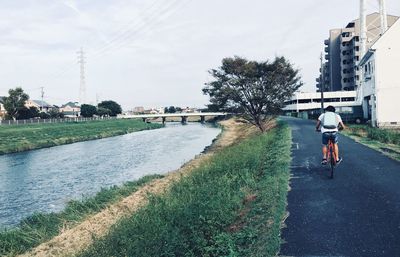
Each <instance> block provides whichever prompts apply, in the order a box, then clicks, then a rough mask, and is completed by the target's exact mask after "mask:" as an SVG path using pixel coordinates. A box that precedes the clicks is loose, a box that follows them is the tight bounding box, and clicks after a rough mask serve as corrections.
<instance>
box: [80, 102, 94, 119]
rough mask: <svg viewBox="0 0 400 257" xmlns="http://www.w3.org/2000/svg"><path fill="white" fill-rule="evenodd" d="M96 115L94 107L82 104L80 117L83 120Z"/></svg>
mask: <svg viewBox="0 0 400 257" xmlns="http://www.w3.org/2000/svg"><path fill="white" fill-rule="evenodd" d="M95 114H97V108H96V106H94V105H90V104H82V106H81V115H82V116H83V117H85V118H89V117H93V115H95Z"/></svg>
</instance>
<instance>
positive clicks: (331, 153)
mask: <svg viewBox="0 0 400 257" xmlns="http://www.w3.org/2000/svg"><path fill="white" fill-rule="evenodd" d="M326 160H327V162H328V163H329V166H330V171H331V178H333V172H334V170H335V167H336V160H337V159H336V154H335V147H334V144H333V141H332V139H331V138H329V140H328V156H327V158H326Z"/></svg>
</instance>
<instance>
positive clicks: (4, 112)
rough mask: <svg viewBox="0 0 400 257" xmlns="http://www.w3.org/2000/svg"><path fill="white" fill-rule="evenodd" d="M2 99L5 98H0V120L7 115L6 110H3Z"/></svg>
mask: <svg viewBox="0 0 400 257" xmlns="http://www.w3.org/2000/svg"><path fill="white" fill-rule="evenodd" d="M4 97H5V96H0V120H2V119H4V116H5V115H6V113H7V111H6V109H5V108H4Z"/></svg>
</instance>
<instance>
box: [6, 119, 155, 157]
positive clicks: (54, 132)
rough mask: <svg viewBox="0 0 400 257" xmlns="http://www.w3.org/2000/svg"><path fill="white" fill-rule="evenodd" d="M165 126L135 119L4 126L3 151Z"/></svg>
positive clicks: (17, 150) (22, 149)
mask: <svg viewBox="0 0 400 257" xmlns="http://www.w3.org/2000/svg"><path fill="white" fill-rule="evenodd" d="M161 126H162V125H161V124H148V123H144V122H142V121H141V120H134V119H118V120H104V121H89V122H67V123H53V124H32V125H19V126H15V125H14V126H0V138H1V140H0V154H6V153H13V152H21V151H26V150H32V149H38V148H44V147H50V146H56V145H63V144H70V143H74V142H80V141H86V140H93V139H99V138H104V137H111V136H117V135H123V134H127V133H131V132H135V131H139V130H145V129H153V128H160V127H161Z"/></svg>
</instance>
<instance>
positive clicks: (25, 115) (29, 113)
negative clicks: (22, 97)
mask: <svg viewBox="0 0 400 257" xmlns="http://www.w3.org/2000/svg"><path fill="white" fill-rule="evenodd" d="M38 116H39V109H38V108H36V107H34V106H31V107H29V108H27V107H25V106H24V107H23V108H21V109H20V110H19V114H18V118H17V119H18V120H27V119H31V118H35V117H38Z"/></svg>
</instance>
